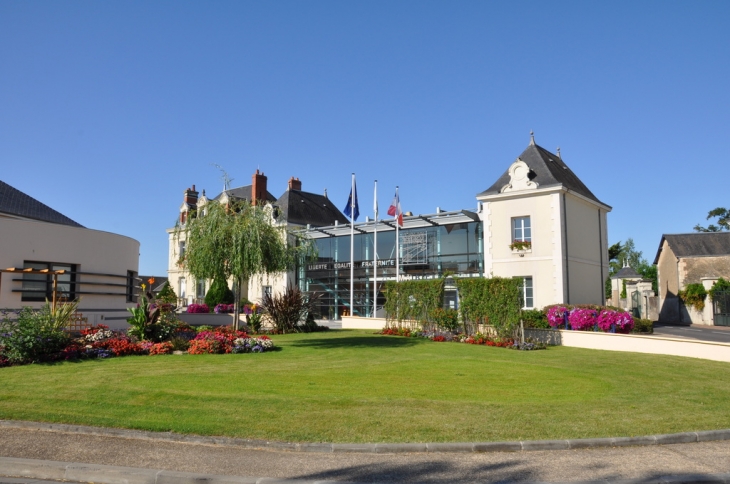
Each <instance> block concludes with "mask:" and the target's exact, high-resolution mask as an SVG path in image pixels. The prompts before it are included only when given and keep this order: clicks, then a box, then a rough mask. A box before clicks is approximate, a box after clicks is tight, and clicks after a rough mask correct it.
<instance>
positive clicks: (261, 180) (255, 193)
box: [251, 170, 266, 205]
mask: <svg viewBox="0 0 730 484" xmlns="http://www.w3.org/2000/svg"><path fill="white" fill-rule="evenodd" d="M263 203H266V177H265V176H264V172H261V173H259V171H258V170H256V173H254V174H253V176H252V177H251V204H252V205H258V204H263Z"/></svg>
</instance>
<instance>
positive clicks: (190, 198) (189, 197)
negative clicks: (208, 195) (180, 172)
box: [180, 185, 198, 224]
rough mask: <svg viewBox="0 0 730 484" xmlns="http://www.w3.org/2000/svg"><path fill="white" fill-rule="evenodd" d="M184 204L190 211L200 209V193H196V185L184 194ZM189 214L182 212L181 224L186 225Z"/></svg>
mask: <svg viewBox="0 0 730 484" xmlns="http://www.w3.org/2000/svg"><path fill="white" fill-rule="evenodd" d="M183 193H184V194H183V202H184V203H186V204H187V205H188V207H189V209H190V210H196V209H197V208H198V192H196V191H195V185H193V187H192V188H188V189H187V190H185V192H183ZM187 218H188V212H187V211H183V212H180V223H181V224H184V223H185V222H186V221H187Z"/></svg>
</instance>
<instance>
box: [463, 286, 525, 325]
mask: <svg viewBox="0 0 730 484" xmlns="http://www.w3.org/2000/svg"><path fill="white" fill-rule="evenodd" d="M520 284H521V281H520V280H519V279H512V278H503V277H491V278H489V279H484V278H469V279H466V278H465V279H456V287H457V289H458V290H459V310H460V312H461V319H462V321H463V322H464V330H465V332H466V333H467V334H468V333H470V332H472V333H473V332H475V330H476V328H477V325H479V324H489V325H491V326H492V327H493V328H494V329H495V331H496V332H497V334H498V335H499V336H500V337H512V336H513V333H514V331H515V330H516V329H517V327H518V326H519V324H520V312H521V309H520V308H521V306H522V305H521V304H520ZM470 325H474V326H472V327H471V328H470Z"/></svg>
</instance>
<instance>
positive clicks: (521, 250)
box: [509, 240, 532, 257]
mask: <svg viewBox="0 0 730 484" xmlns="http://www.w3.org/2000/svg"><path fill="white" fill-rule="evenodd" d="M509 248H510V250H512V253H513V254H518V255H519V256H520V257H524V256H525V254H529V253H530V252H532V242H531V241H529V240H515V241H514V242H512V243H511V244H509Z"/></svg>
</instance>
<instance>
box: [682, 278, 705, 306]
mask: <svg viewBox="0 0 730 484" xmlns="http://www.w3.org/2000/svg"><path fill="white" fill-rule="evenodd" d="M706 297H707V290H706V289H705V286H703V285H702V284H700V283H694V284H687V287H686V288H684V290H682V291H679V298H680V299H681V300H682V302H684V303H685V304H686V305H687V306H689V307H691V308H694V309H695V310H697V311H702V310H703V309H705V298H706Z"/></svg>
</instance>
